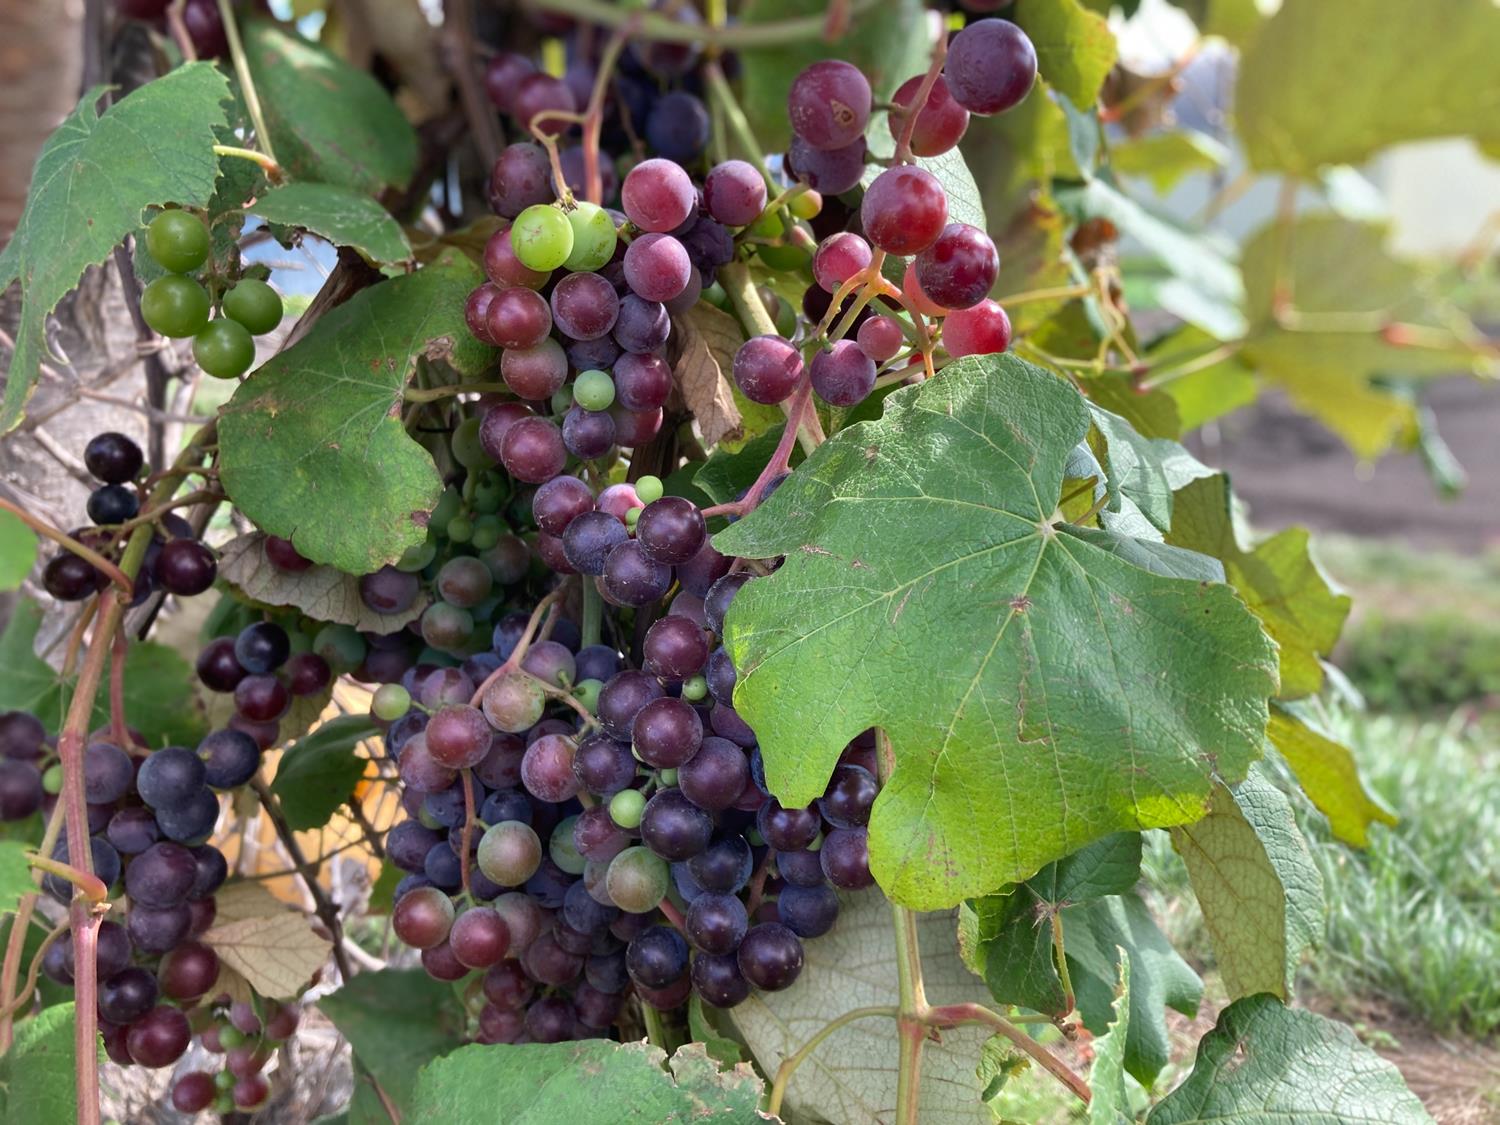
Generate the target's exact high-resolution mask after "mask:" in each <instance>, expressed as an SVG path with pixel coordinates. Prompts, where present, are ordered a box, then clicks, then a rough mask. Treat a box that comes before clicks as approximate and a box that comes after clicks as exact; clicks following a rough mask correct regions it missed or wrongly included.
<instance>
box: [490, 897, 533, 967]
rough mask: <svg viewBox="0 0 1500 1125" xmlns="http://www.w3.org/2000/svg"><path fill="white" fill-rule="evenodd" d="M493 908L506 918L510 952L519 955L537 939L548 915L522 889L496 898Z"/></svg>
mask: <svg viewBox="0 0 1500 1125" xmlns="http://www.w3.org/2000/svg"><path fill="white" fill-rule="evenodd" d="M492 909H493V910H494V911H495V913H496V914H498V915H500V917H501V918H503V919H504V920H505V926H506V929H508V930H509V931H510V952H511V954H512V955H513V956H519V955H520V954H521V952H522V951H523V950H525V949H526V948H527V947H528V946H530V945H531V943H532V942H534V941H535V940H536V939H537V935H538V934H540V933H541V932H542V927H543V925H544V924H545V922H546V916H545V915H544V914H543V912H542V908H541V907H540V906H538V905H537V903H536V902H535V901H534V900H533V899H531V898H529V897H527V895H525V894H524V893H522V892H521V891H507V892H506V893H505V894H502V895H500V896H499V897H498V898H496V899H495V901H494V903H493V906H492Z"/></svg>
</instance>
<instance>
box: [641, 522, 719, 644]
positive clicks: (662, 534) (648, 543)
mask: <svg viewBox="0 0 1500 1125" xmlns="http://www.w3.org/2000/svg"><path fill="white" fill-rule="evenodd" d="M635 534H636V540H637V541H638V542H639V543H640V545H641V549H642V550H643V551H644V552H645V553H646V556H647V557H648V558H650V559H652V560H654V561H656V562H659V563H664V564H666V565H668V566H672V565H675V564H677V563H683V562H687V561H688V560H689V559H691V558H692V557H693V556H694V555H696V554H697V553H698V550H699V549H700V548H701V547H702V546H703V544H704V542H705V540H706V539H707V537H708V528H707V525H706V524H705V523H704V522H703V513H701V512H700V511H699V510H698V506H697V505H696V504H694V503H693V502H692V501H691V500H687V499H684V498H683V497H681V496H663V497H662V498H661V499H660V500H656V501H654V502H652V503H650V504H647V505H646V507H645V508H643V509H642V510H641V514H640V518H639V519H638V520H637V522H636V525H635ZM706 655H707V654H705V658H706Z"/></svg>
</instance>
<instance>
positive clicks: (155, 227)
mask: <svg viewBox="0 0 1500 1125" xmlns="http://www.w3.org/2000/svg"><path fill="white" fill-rule="evenodd" d="M208 251H209V241H208V227H207V225H206V224H205V223H204V222H203V220H202V219H200V218H199V217H198V216H197V215H194V214H192V213H191V212H188V211H175V210H174V211H163V212H162V213H161V214H159V215H157V216H156V218H154V219H152V220H151V222H150V223H148V224H147V226H146V253H148V254H150V255H151V257H152V259H153V260H154V261H155V262H156V264H157V265H159V266H160V267H161V268H162V269H164V270H167V271H169V272H171V273H192V272H193V271H194V270H196V269H197V268H198V267H199V266H201V265H203V263H204V262H206V261H208Z"/></svg>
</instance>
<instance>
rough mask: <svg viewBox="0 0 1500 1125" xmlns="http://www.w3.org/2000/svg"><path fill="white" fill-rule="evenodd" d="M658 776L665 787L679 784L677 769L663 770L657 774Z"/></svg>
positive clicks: (668, 787)
mask: <svg viewBox="0 0 1500 1125" xmlns="http://www.w3.org/2000/svg"><path fill="white" fill-rule="evenodd" d="M657 777H658V778H659V779H660V781H661V786H662V788H663V789H670V788H672V786H674V785H676V784H677V771H676V770H675V769H672V770H662V771H661V772H660V773H659V774H657Z"/></svg>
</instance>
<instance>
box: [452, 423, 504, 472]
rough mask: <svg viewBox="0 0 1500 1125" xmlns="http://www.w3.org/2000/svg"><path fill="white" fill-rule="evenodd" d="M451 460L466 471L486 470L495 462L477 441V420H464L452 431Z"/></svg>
mask: <svg viewBox="0 0 1500 1125" xmlns="http://www.w3.org/2000/svg"><path fill="white" fill-rule="evenodd" d="M451 446H452V449H453V459H454V460H455V461H457V462H458V463H459V464H460V465H462V466H463V467H464V468H466V469H488V468H489V467H490V466H492V465H494V463H495V460H494V458H493V457H491V456H490V455H489V454H488V453H487V452H486V451H485V448H484V446H483V445H482V444H481V443H480V441H479V419H478V418H465V419H464V420H463V421H462V422H460V423H459V424H458V428H457V429H455V430H454V431H453V439H452V442H451Z"/></svg>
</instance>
